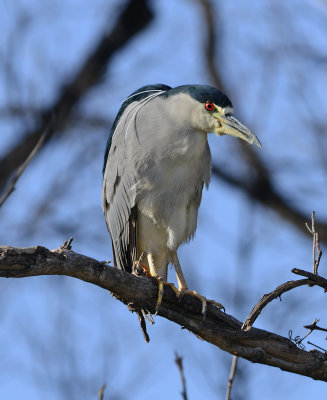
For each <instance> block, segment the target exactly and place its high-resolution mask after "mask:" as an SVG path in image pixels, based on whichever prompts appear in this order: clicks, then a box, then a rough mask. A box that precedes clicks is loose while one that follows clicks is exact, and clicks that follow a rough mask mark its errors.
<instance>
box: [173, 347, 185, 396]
mask: <svg viewBox="0 0 327 400" xmlns="http://www.w3.org/2000/svg"><path fill="white" fill-rule="evenodd" d="M175 363H176V365H177V367H178V370H179V373H180V376H181V381H182V386H183V391H182V393H181V394H182V397H183V400H187V392H186V379H185V375H184V368H183V358H182V357H181V356H179V355H178V354H177V353H176V352H175Z"/></svg>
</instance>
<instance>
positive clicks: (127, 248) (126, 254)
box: [102, 114, 137, 272]
mask: <svg viewBox="0 0 327 400" xmlns="http://www.w3.org/2000/svg"><path fill="white" fill-rule="evenodd" d="M126 115H127V117H126ZM126 115H123V116H122V117H121V118H120V121H119V124H118V125H117V126H116V128H115V131H114V132H113V135H112V138H111V145H110V149H109V152H108V157H107V161H106V165H105V169H104V174H103V185H102V207H103V210H104V214H105V218H106V223H107V227H108V230H109V233H110V236H111V241H112V248H113V255H114V264H115V267H117V268H119V269H123V270H126V271H128V272H132V267H133V264H134V261H135V260H136V251H137V250H136V224H137V221H136V217H137V208H136V204H135V197H136V196H135V176H134V171H133V168H132V166H131V165H129V163H130V162H131V160H129V159H128V157H127V148H128V144H127V143H125V134H124V129H125V127H126V119H128V114H126Z"/></svg>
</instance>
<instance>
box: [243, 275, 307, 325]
mask: <svg viewBox="0 0 327 400" xmlns="http://www.w3.org/2000/svg"><path fill="white" fill-rule="evenodd" d="M308 282H309V280H308V279H300V280H298V281H288V282H285V283H283V284H282V285H280V286H278V287H277V288H276V289H275V290H273V291H272V292H270V293H267V294H265V295H263V296H262V298H261V300H260V301H259V302H258V303H257V304H256V305H255V306H254V307H253V309H252V311H251V313H250V314H249V316H248V317H247V319H246V320H245V322H244V324H243V325H242V329H244V330H245V331H249V330H250V329H251V328H252V325H253V324H254V322H255V320H256V319H257V318H258V317H259V315H260V313H261V311H262V310H263V309H264V308H265V307H266V306H267V305H268V304H269V303H270V302H271V301H272V300H274V299H276V298H277V297H280V296H281V295H282V294H283V293H285V292H288V291H289V290H292V289H295V288H296V287H299V286H303V285H307V284H308Z"/></svg>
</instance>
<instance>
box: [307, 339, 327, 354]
mask: <svg viewBox="0 0 327 400" xmlns="http://www.w3.org/2000/svg"><path fill="white" fill-rule="evenodd" d="M308 344H311V346H314V347H317V349H319V350H322V351H324V352H325V353H326V352H327V350H326V349H324V348H323V347H320V346H318V345H316V344H314V343H312V342H309V341H308Z"/></svg>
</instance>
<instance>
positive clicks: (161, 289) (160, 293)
mask: <svg viewBox="0 0 327 400" xmlns="http://www.w3.org/2000/svg"><path fill="white" fill-rule="evenodd" d="M154 278H155V279H156V280H157V282H158V300H157V305H156V313H157V312H158V310H159V307H160V305H161V303H162V297H163V294H164V287H165V285H167V286H170V287H171V288H172V290H173V292H174V293H175V295H176V297H177V298H179V297H180V294H181V293H180V292H179V290H178V289H177V288H176V286H175V285H174V284H173V283H170V282H166V281H163V280H162V278H159V277H157V276H156V277H154Z"/></svg>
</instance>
